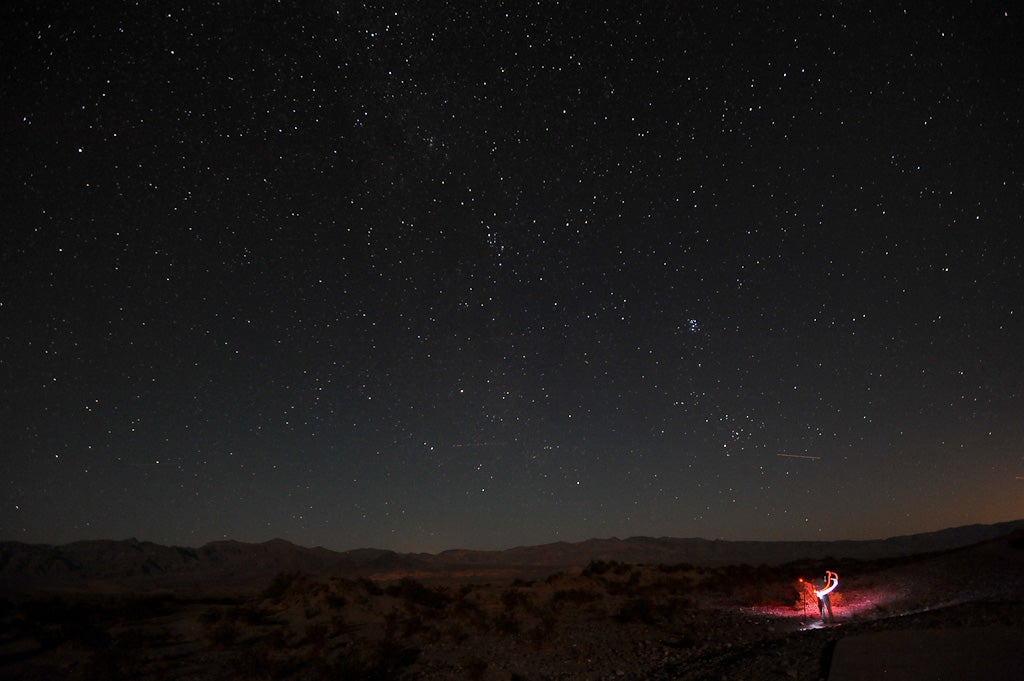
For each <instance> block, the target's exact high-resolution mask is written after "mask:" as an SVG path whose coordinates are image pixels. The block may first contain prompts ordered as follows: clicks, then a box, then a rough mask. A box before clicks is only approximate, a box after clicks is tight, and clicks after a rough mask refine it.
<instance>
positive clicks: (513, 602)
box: [501, 589, 530, 610]
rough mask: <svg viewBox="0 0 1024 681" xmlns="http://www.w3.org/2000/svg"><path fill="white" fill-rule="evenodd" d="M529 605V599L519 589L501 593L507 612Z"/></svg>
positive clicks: (502, 602)
mask: <svg viewBox="0 0 1024 681" xmlns="http://www.w3.org/2000/svg"><path fill="white" fill-rule="evenodd" d="M529 603H530V599H529V597H528V596H527V595H526V594H525V593H523V592H522V591H520V590H519V589H506V590H505V591H503V592H501V604H502V605H503V606H504V607H505V609H506V610H515V609H516V608H518V607H520V606H523V607H525V606H527V605H529Z"/></svg>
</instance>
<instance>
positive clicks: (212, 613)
mask: <svg viewBox="0 0 1024 681" xmlns="http://www.w3.org/2000/svg"><path fill="white" fill-rule="evenodd" d="M224 612H225V611H224V608H208V609H206V610H204V611H203V612H202V613H201V614H200V615H199V621H200V622H202V623H203V624H205V625H206V626H210V625H212V624H216V623H217V622H220V621H221V620H222V619H223V618H224Z"/></svg>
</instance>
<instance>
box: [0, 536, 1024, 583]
mask: <svg viewBox="0 0 1024 681" xmlns="http://www.w3.org/2000/svg"><path fill="white" fill-rule="evenodd" d="M1015 530H1017V531H1021V530H1024V520H1016V521H1011V522H1005V523H997V524H994V525H968V526H965V527H957V528H950V529H945V530H940V531H938V532H928V533H924V534H914V535H907V536H901V537H891V538H889V539H881V540H871V541H828V542H767V541H765V542H761V541H722V540H708V539H699V538H688V539H681V538H672V537H660V538H654V537H630V538H628V539H618V538H610V539H588V540H587V541H582V542H575V543H570V542H557V543H552V544H542V545H538V546H520V547H515V548H511V549H506V550H502V551H473V550H465V549H454V550H450V551H444V552H442V553H439V554H400V553H396V552H394V551H387V550H382V549H357V550H353V551H343V552H337V551H331V550H328V549H325V548H322V547H315V548H306V547H302V546H297V545H295V544H292V543H291V542H288V541H285V540H283V539H273V540H270V541H267V542H263V543H259V544H247V543H243V542H237V541H216V542H211V543H209V544H206V545H204V546H202V547H200V548H197V549H195V548H185V547H178V546H162V545H159V544H154V543H152V542H144V541H138V540H137V539H127V540H123V541H111V540H94V541H79V542H73V543H71V544H65V545H62V546H50V545H45V544H23V543H20V542H2V543H0V587H4V588H20V589H33V588H62V589H85V588H108V589H109V588H122V589H139V588H144V589H162V588H196V589H212V588H229V587H231V588H249V587H255V586H259V585H262V584H265V583H266V582H267V580H269V579H270V578H271V577H273V576H274V575H276V574H278V573H281V572H305V573H309V574H336V575H349V576H355V575H366V576H370V575H381V574H391V575H394V574H398V573H402V572H407V573H413V572H415V573H417V574H424V573H431V572H435V573H438V574H443V573H455V572H460V571H474V570H481V569H495V570H498V569H501V570H510V571H513V570H515V569H517V568H522V569H531V570H537V569H549V570H551V571H555V570H559V569H565V568H570V567H581V566H584V565H586V564H588V563H589V562H591V561H593V560H604V561H619V562H623V563H646V564H674V563H692V564H694V565H707V566H714V565H726V564H737V563H749V564H754V565H759V564H767V565H778V564H782V563H787V562H791V561H794V560H799V559H805V558H806V559H820V558H836V559H840V558H856V559H860V560H874V559H878V558H890V557H896V556H905V555H912V554H918V553H928V552H935V551H944V550H947V549H953V548H957V547H962V546H968V545H972V544H976V543H979V542H982V541H986V540H990V539H993V538H996V537H1000V536H1004V535H1009V534H1010V533H1012V532H1014V531H1015Z"/></svg>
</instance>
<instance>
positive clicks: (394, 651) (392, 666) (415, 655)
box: [371, 641, 420, 679]
mask: <svg viewBox="0 0 1024 681" xmlns="http://www.w3.org/2000/svg"><path fill="white" fill-rule="evenodd" d="M419 657H420V649H419V648H414V647H410V646H404V645H400V644H398V643H395V642H393V641H381V643H380V645H379V646H378V647H377V654H376V656H375V659H374V660H373V664H372V665H371V670H372V671H373V672H374V673H377V674H381V673H383V674H384V676H381V677H380V678H385V679H393V678H395V677H397V676H398V675H399V674H398V672H400V671H401V670H402V669H405V668H406V667H409V666H412V665H414V664H416V660H418V659H419Z"/></svg>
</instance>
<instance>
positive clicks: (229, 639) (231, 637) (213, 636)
mask: <svg viewBox="0 0 1024 681" xmlns="http://www.w3.org/2000/svg"><path fill="white" fill-rule="evenodd" d="M238 633H239V632H238V626H237V625H236V624H235V623H234V622H229V621H223V622H220V623H218V624H215V625H214V626H213V627H211V628H210V630H209V633H208V636H209V639H210V644H211V645H213V646H214V647H215V648H230V647H231V646H233V645H234V644H235V642H236V641H237V640H238Z"/></svg>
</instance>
